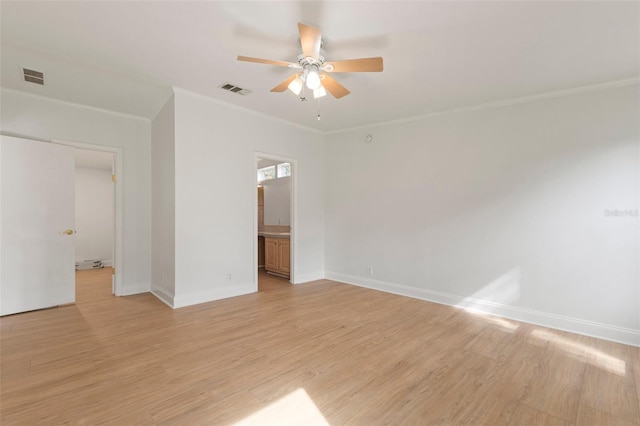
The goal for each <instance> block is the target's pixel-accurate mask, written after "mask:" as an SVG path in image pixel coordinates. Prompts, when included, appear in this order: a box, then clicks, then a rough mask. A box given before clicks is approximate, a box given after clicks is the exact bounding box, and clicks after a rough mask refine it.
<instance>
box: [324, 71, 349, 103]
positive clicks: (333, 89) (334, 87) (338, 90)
mask: <svg viewBox="0 0 640 426" xmlns="http://www.w3.org/2000/svg"><path fill="white" fill-rule="evenodd" d="M322 75H323V76H324V79H322V85H323V86H324V88H325V89H327V90H328V91H329V93H331V94H332V95H333V96H334V97H335V98H336V99H340V98H341V97H343V96H347V95H348V94H349V93H351V92H349V91H348V90H347V89H346V88H345V87H344V86H343V85H342V84H340V83H338V82H337V81H336V80H335V79H333V78H332V77H331V76H330V75H329V74H327V73H323V74H322Z"/></svg>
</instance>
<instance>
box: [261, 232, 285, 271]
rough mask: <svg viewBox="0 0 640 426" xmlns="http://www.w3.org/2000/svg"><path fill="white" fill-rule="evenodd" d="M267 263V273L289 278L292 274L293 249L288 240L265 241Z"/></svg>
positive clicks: (273, 239)
mask: <svg viewBox="0 0 640 426" xmlns="http://www.w3.org/2000/svg"><path fill="white" fill-rule="evenodd" d="M264 249H265V250H264V251H265V262H264V267H265V269H266V270H267V271H269V272H273V273H276V274H280V275H286V276H287V277H288V276H289V274H290V273H291V248H290V244H289V239H288V238H269V237H266V238H265V239H264Z"/></svg>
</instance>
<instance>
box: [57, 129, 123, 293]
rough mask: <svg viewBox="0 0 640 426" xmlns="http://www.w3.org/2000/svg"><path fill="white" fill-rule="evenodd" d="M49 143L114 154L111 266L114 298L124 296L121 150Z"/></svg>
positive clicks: (109, 147)
mask: <svg viewBox="0 0 640 426" xmlns="http://www.w3.org/2000/svg"><path fill="white" fill-rule="evenodd" d="M51 143H55V144H58V145H67V146H71V147H74V148H78V149H84V150H89V151H101V152H108V153H112V154H114V157H115V160H114V161H115V170H116V173H115V175H116V181H115V185H114V197H113V198H114V199H113V201H114V204H115V227H114V230H113V231H114V239H113V251H114V257H113V265H112V267H113V268H114V270H115V274H114V276H113V289H114V293H113V294H114V295H115V296H124V292H123V289H122V287H123V286H122V198H123V195H122V192H123V191H122V188H123V187H122V148H118V147H113V146H105V145H94V144H89V143H83V142H75V141H68V140H63V139H51Z"/></svg>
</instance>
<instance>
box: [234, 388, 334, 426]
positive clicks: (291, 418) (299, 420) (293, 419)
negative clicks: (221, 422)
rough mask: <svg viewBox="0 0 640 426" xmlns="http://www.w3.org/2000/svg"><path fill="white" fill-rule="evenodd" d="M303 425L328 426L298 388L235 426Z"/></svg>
mask: <svg viewBox="0 0 640 426" xmlns="http://www.w3.org/2000/svg"><path fill="white" fill-rule="evenodd" d="M270 425H274V426H275V425H279V426H287V425H291V426H293V425H305V426H316V425H317V426H328V425H329V423H328V422H327V420H326V419H325V418H324V416H323V415H322V413H321V412H320V410H319V409H318V407H316V405H315V404H314V403H313V400H312V399H311V397H309V395H308V394H307V392H306V391H305V390H304V389H303V388H299V389H297V390H295V391H293V392H291V393H290V394H288V395H287V396H285V397H283V398H280V399H279V400H277V401H276V402H274V403H272V404H270V405H269V406H267V407H265V408H263V409H262V410H260V411H258V412H256V413H253V414H252V415H250V416H249V417H245V418H244V419H242V420H240V421H239V422H238V423H235V426H270Z"/></svg>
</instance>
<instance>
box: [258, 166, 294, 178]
mask: <svg viewBox="0 0 640 426" xmlns="http://www.w3.org/2000/svg"><path fill="white" fill-rule="evenodd" d="M288 176H291V163H280V164H278V165H275V166H269V167H263V168H261V169H258V182H264V181H265V180H269V179H277V178H282V177H288Z"/></svg>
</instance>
